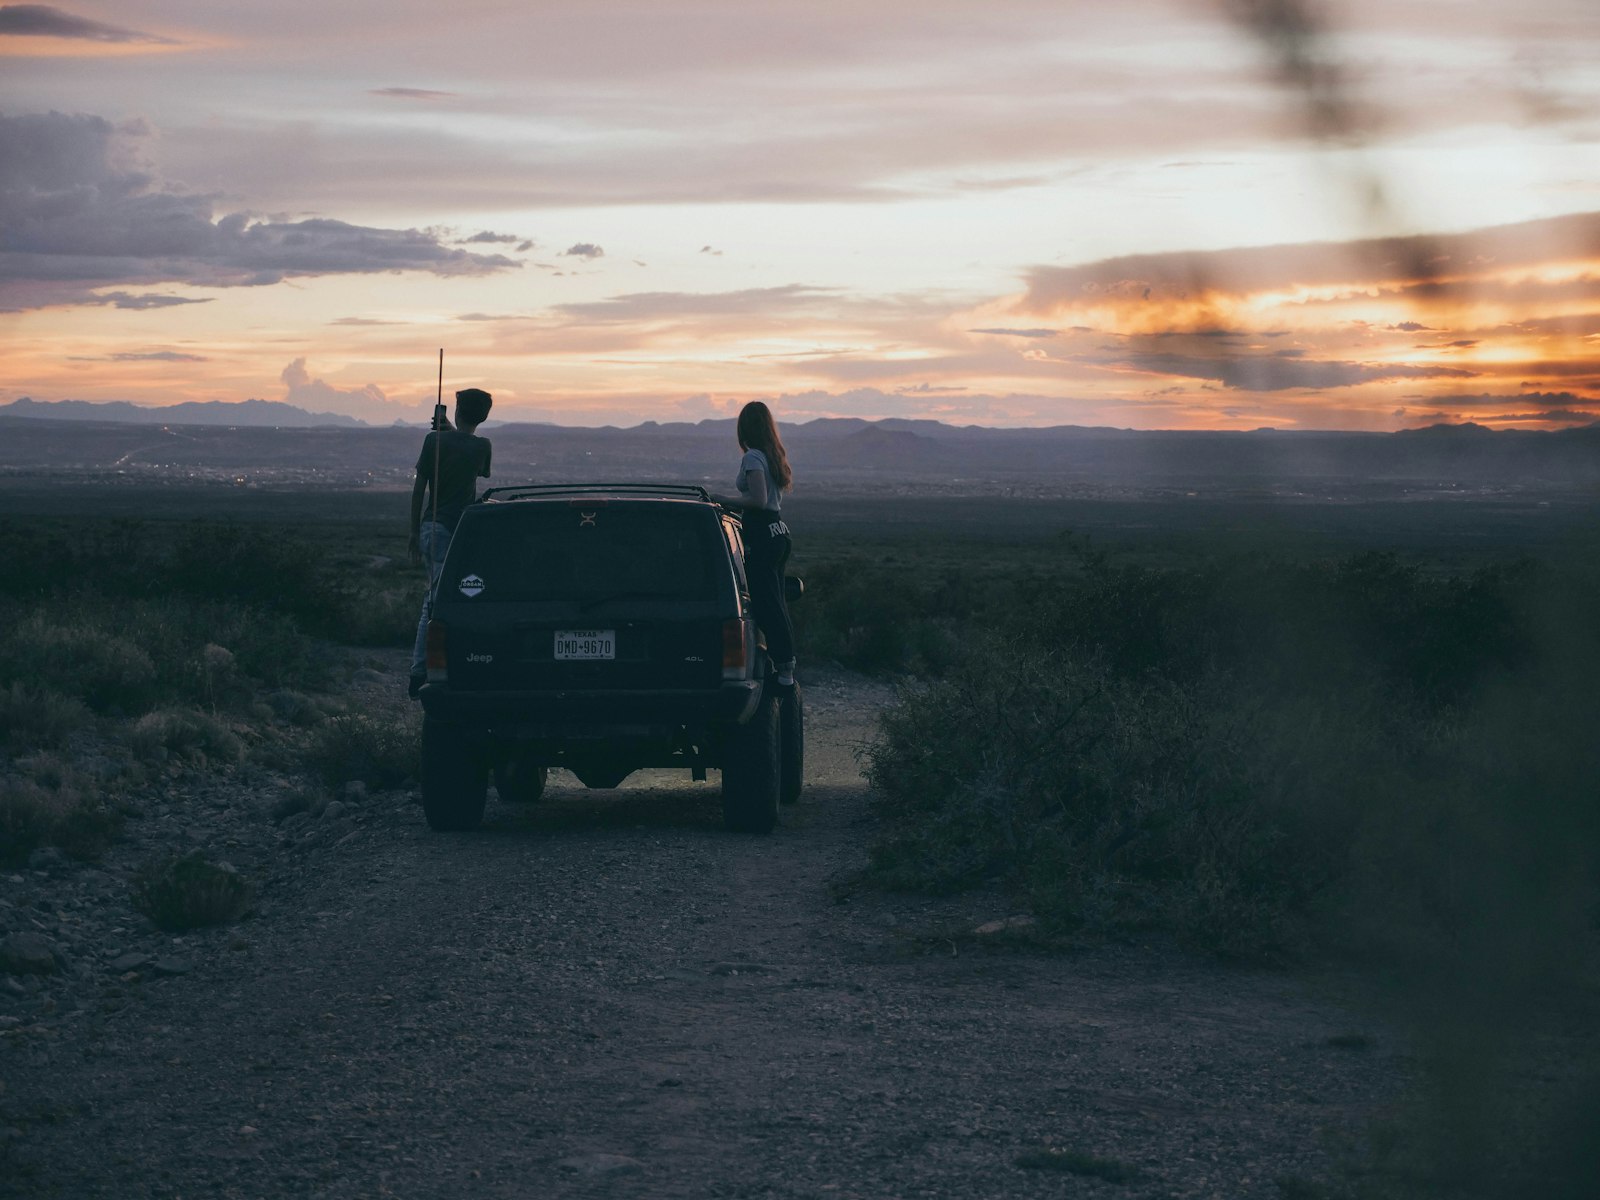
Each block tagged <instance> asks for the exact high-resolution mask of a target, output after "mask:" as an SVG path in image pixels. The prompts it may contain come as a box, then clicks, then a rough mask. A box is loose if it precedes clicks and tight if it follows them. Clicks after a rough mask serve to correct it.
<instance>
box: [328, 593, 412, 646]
mask: <svg viewBox="0 0 1600 1200" xmlns="http://www.w3.org/2000/svg"><path fill="white" fill-rule="evenodd" d="M421 603H422V587H421V586H420V581H417V582H407V583H406V584H404V585H400V586H396V585H393V584H384V583H382V582H381V581H379V582H373V583H366V582H365V581H363V582H362V583H361V584H358V585H352V586H351V587H350V589H349V590H348V591H347V592H345V593H343V594H342V595H341V597H340V601H339V604H338V606H337V607H336V609H335V611H334V612H333V613H332V614H330V617H329V625H328V630H327V632H328V636H330V637H336V638H338V639H339V640H340V641H341V642H345V643H348V644H350V645H353V646H409V645H411V642H412V639H413V638H415V637H416V633H417V612H418V607H419V605H420V604H421Z"/></svg>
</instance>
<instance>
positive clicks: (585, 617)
mask: <svg viewBox="0 0 1600 1200" xmlns="http://www.w3.org/2000/svg"><path fill="white" fill-rule="evenodd" d="M483 501H484V502H483V503H481V504H476V505H474V506H473V507H471V508H469V509H468V510H467V511H466V513H465V514H463V516H462V518H461V523H460V525H459V526H458V528H457V529H456V532H455V536H454V538H453V539H452V540H451V543H450V551H449V554H448V555H447V556H446V558H445V562H444V571H443V574H442V575H441V576H440V581H439V590H438V595H437V596H436V597H435V600H434V606H433V620H432V623H431V624H430V625H429V626H428V681H427V683H426V684H425V685H424V686H423V688H422V708H423V719H422V804H423V809H424V810H425V812H426V813H427V817H428V824H429V825H430V826H432V827H433V828H434V829H471V828H473V827H475V826H476V825H477V824H478V823H479V821H481V820H482V819H483V808H484V801H485V798H486V793H487V788H488V783H489V775H490V773H491V772H493V775H494V780H495V786H496V789H497V790H498V791H499V793H500V798H501V799H502V800H510V801H532V800H537V799H538V798H539V797H540V796H541V795H542V794H543V792H544V786H545V779H546V775H547V773H548V771H549V769H550V768H551V767H564V768H566V769H567V770H569V771H571V772H572V773H573V774H574V775H576V776H577V777H578V778H579V780H581V781H582V782H583V784H584V786H585V787H591V788H611V787H616V786H617V785H618V784H619V783H621V782H622V781H623V779H625V778H626V777H627V776H628V775H629V774H630V773H632V772H633V771H636V770H638V769H640V768H641V767H686V768H688V769H689V770H690V771H691V772H692V773H693V777H694V778H695V779H702V780H703V779H705V778H706V771H707V769H708V768H718V769H720V770H721V772H722V812H723V819H724V822H725V824H726V825H727V827H728V828H729V829H734V830H742V831H747V832H755V833H766V832H768V831H770V830H771V829H772V827H773V826H774V825H775V824H776V823H777V820H778V807H779V805H780V804H786V803H792V802H794V801H795V800H796V799H798V797H799V795H800V786H801V772H802V767H803V754H804V725H803V720H804V719H803V716H802V712H801V702H800V689H799V687H798V686H795V687H794V688H792V689H789V688H780V687H778V686H777V684H776V682H775V680H776V676H775V673H774V672H773V669H772V664H771V662H770V661H769V660H768V658H767V655H766V651H765V647H764V645H763V644H762V641H761V639H760V635H759V632H758V630H757V628H756V624H755V622H754V620H753V619H752V618H751V615H750V596H749V588H748V585H747V584H746V582H745V574H744V545H743V542H742V540H741V538H740V533H739V521H738V518H737V517H735V516H733V515H731V514H730V513H728V512H726V511H724V510H723V508H722V507H721V506H720V505H718V504H716V503H715V502H714V501H712V500H711V498H710V496H709V494H708V493H707V492H706V491H705V489H704V488H699V487H685V486H677V485H641V484H604V485H602V484H585V485H570V484H547V485H530V486H526V487H511V488H492V489H490V490H489V491H487V492H485V493H484V496H483ZM786 584H787V586H788V589H789V593H790V595H791V597H794V596H798V595H799V593H800V591H801V585H800V581H799V580H798V579H789V580H787V581H786Z"/></svg>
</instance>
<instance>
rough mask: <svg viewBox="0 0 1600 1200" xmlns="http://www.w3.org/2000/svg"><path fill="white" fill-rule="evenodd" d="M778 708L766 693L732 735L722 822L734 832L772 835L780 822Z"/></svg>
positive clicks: (724, 780) (726, 762)
mask: <svg viewBox="0 0 1600 1200" xmlns="http://www.w3.org/2000/svg"><path fill="white" fill-rule="evenodd" d="M778 708H779V705H778V702H777V700H776V699H775V698H774V697H773V696H772V695H771V694H770V693H768V692H766V691H763V694H762V697H761V701H760V703H759V704H758V705H757V706H756V711H755V713H754V714H753V715H752V716H751V717H750V720H749V721H747V722H746V723H745V724H743V725H736V726H734V727H733V729H732V730H731V731H730V732H729V736H728V746H727V751H726V757H725V759H724V761H723V764H722V823H723V825H725V826H726V827H727V828H728V829H730V830H732V831H733V832H735V833H771V832H772V830H773V827H774V826H776V825H777V823H778V794H779V789H780V786H781V781H780V779H779V773H780V772H779V764H780V763H781V761H782V735H781V734H780V732H779V728H778Z"/></svg>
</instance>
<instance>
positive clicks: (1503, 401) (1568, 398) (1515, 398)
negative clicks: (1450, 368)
mask: <svg viewBox="0 0 1600 1200" xmlns="http://www.w3.org/2000/svg"><path fill="white" fill-rule="evenodd" d="M1428 403H1429V404H1437V405H1440V406H1441V407H1445V406H1449V407H1454V408H1504V407H1506V406H1507V405H1510V404H1520V405H1524V406H1526V405H1530V404H1536V405H1546V406H1548V407H1550V408H1553V409H1554V408H1575V407H1581V406H1585V405H1587V406H1590V407H1593V406H1595V405H1600V398H1596V397H1593V396H1580V395H1578V394H1577V393H1575V392H1517V393H1515V394H1512V395H1496V394H1493V393H1490V392H1480V393H1478V394H1477V395H1475V396H1473V395H1460V396H1430V397H1428Z"/></svg>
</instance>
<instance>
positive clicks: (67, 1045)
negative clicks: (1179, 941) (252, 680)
mask: <svg viewBox="0 0 1600 1200" xmlns="http://www.w3.org/2000/svg"><path fill="white" fill-rule="evenodd" d="M391 657H394V658H395V659H396V661H395V662H393V663H390V664H385V665H386V666H387V667H388V669H390V670H393V671H395V672H396V674H395V675H394V680H396V681H397V680H398V678H399V675H398V669H399V667H400V665H401V664H400V663H399V662H398V656H391ZM360 678H361V679H362V680H364V684H363V686H364V687H365V689H366V690H365V692H364V693H362V694H364V695H365V696H366V697H367V700H366V703H367V704H368V705H369V707H371V708H373V709H375V710H381V709H382V708H383V706H385V705H388V706H390V707H392V708H394V709H395V710H396V711H397V715H398V709H399V705H400V703H401V702H399V701H396V700H395V699H394V697H395V696H396V695H397V693H398V691H399V688H398V684H397V683H394V684H393V686H386V685H385V682H384V681H383V680H381V678H380V677H378V676H377V675H375V673H373V672H372V671H371V670H370V668H369V669H367V670H366V671H364V672H363V673H362V674H361V676H360ZM888 696H889V693H888V690H887V689H886V688H884V687H883V686H882V685H880V684H875V683H871V682H869V681H866V680H862V679H860V678H858V677H854V676H846V675H839V674H834V675H831V676H829V675H821V676H818V677H816V678H815V680H814V682H813V684H812V686H811V689H810V692H809V706H810V715H811V739H812V755H811V762H810V769H809V777H810V780H811V786H810V790H809V792H808V794H807V795H806V797H805V798H804V799H803V801H802V804H801V806H800V807H799V809H798V810H795V811H793V812H791V813H790V814H789V815H788V817H787V819H786V821H785V823H784V825H783V826H782V827H781V828H780V830H779V831H778V832H777V833H776V834H775V835H773V836H771V837H765V838H752V837H737V836H733V835H730V834H727V833H724V832H723V831H722V830H721V828H720V820H719V815H720V813H719V808H718V803H717V799H716V792H715V789H714V779H715V777H713V785H705V784H701V785H694V784H690V783H688V782H686V781H679V780H678V779H677V777H676V776H663V777H661V778H651V777H645V778H642V779H639V778H636V780H635V781H632V784H631V786H630V787H628V788H625V789H623V790H619V791H615V792H602V793H587V792H584V791H582V790H581V789H579V788H577V787H576V785H575V783H574V781H572V780H571V779H570V777H559V781H560V783H561V785H562V786H559V787H557V788H556V790H555V792H554V794H553V796H552V797H551V798H550V799H549V800H547V801H546V802H545V803H543V804H541V805H539V806H537V807H535V808H530V809H513V808H510V807H509V806H505V805H500V804H499V803H498V802H496V801H494V800H492V799H491V805H490V813H489V821H488V825H487V827H486V828H485V829H484V830H483V831H482V832H480V833H477V834H474V835H468V836H439V835H432V834H430V833H428V832H427V830H426V829H425V827H424V826H423V822H422V819H421V813H420V810H419V809H418V808H416V807H415V806H414V804H413V803H412V802H411V801H412V797H411V796H409V795H408V794H406V793H403V792H390V793H381V794H374V795H371V796H362V795H353V796H352V797H350V798H349V799H348V801H342V802H341V805H342V811H330V812H329V813H327V814H325V815H324V816H323V817H322V818H321V819H320V820H317V821H310V820H309V818H304V817H302V818H296V819H295V820H294V821H292V822H288V823H286V827H274V825H273V824H272V822H271V821H270V819H269V818H268V817H267V816H266V815H265V813H264V808H265V806H266V805H267V804H268V802H269V801H270V796H268V795H263V794H260V793H261V792H262V790H263V788H264V786H265V785H263V784H261V783H259V782H258V783H257V784H255V785H251V786H246V785H243V784H241V783H239V782H237V781H233V782H229V781H225V780H213V781H206V780H200V781H198V782H196V781H190V782H188V783H184V784H182V785H178V784H174V785H173V791H172V794H171V796H170V797H169V799H170V801H171V803H170V805H166V804H163V805H157V806H154V807H152V809H151V810H150V811H149V812H148V813H147V815H146V816H145V817H144V818H142V819H141V820H138V821H136V822H134V823H133V826H134V831H133V835H132V842H131V844H130V845H129V846H127V847H125V848H123V849H122V850H120V851H118V852H117V854H115V855H113V856H112V858H111V859H108V861H107V862H106V863H105V864H103V869H101V870H97V871H95V872H94V875H93V877H90V876H88V875H86V874H84V872H85V870H86V869H85V868H81V867H73V866H66V865H57V866H56V867H55V868H54V869H53V870H49V871H44V870H20V871H16V872H12V873H9V874H3V875H0V902H3V903H4V904H5V905H7V906H8V907H6V908H5V909H4V912H9V913H10V914H11V923H12V924H14V925H19V924H24V923H27V924H31V926H32V927H37V928H44V929H45V930H46V931H47V932H50V933H52V934H53V935H54V936H56V937H57V939H58V940H59V942H60V944H61V945H63V946H64V947H65V948H66V950H67V952H68V954H69V957H70V958H71V960H72V961H73V963H74V964H75V965H74V968H73V971H74V974H73V976H72V977H71V978H69V979H67V980H66V982H54V981H53V982H51V984H50V985H49V987H41V988H40V989H39V990H38V991H37V992H36V993H34V994H32V995H29V996H26V997H13V998H12V999H13V1001H14V1003H8V1005H7V1006H5V1008H4V1011H15V1012H20V1013H21V1014H22V1016H21V1017H20V1018H7V1019H6V1020H5V1022H4V1024H3V1026H0V1081H3V1090H0V1134H3V1139H0V1194H3V1195H8V1196H29V1197H67V1198H74V1200H75V1198H80V1197H81V1198H91V1197H119V1198H120V1197H137V1196H161V1197H180V1196H181V1197H257V1196H279V1195H318V1196H390V1195H392V1196H401V1197H454V1196H484V1197H547V1196H554V1197H559V1196H650V1197H658V1196H659V1197H723V1196H726V1197H734V1196H752V1197H764V1196H774V1197H802V1196H804V1197H812V1196H858V1197H886V1196H926V1197H982V1196H994V1197H1000V1196H1006V1197H1028V1196H1068V1195H1070V1196H1118V1197H1122V1196H1150V1197H1155V1196H1162V1197H1191V1196H1192V1197H1202V1196H1203V1197H1213V1196H1215V1197H1255V1196H1260V1197H1279V1196H1281V1195H1302V1196H1303V1195H1317V1194H1321V1193H1320V1192H1319V1191H1318V1190H1316V1189H1315V1188H1314V1187H1313V1186H1312V1185H1313V1183H1314V1181H1318V1180H1325V1179H1327V1178H1329V1177H1330V1176H1331V1175H1332V1174H1333V1173H1334V1172H1335V1171H1336V1169H1337V1164H1336V1162H1335V1156H1336V1153H1337V1151H1336V1150H1335V1149H1333V1147H1336V1146H1337V1145H1338V1144H1339V1143H1340V1142H1341V1141H1342V1140H1343V1139H1344V1138H1345V1136H1346V1135H1350V1134H1355V1135H1359V1134H1360V1133H1361V1131H1362V1130H1363V1128H1364V1127H1365V1126H1366V1124H1367V1123H1368V1122H1369V1121H1370V1120H1371V1119H1372V1117H1373V1116H1374V1114H1375V1113H1377V1112H1379V1111H1381V1110H1382V1108H1383V1106H1384V1105H1386V1104H1387V1103H1389V1102H1390V1100H1391V1099H1392V1097H1393V1096H1394V1095H1395V1093H1396V1092H1397V1090H1398V1087H1399V1084H1400V1081H1401V1077H1402V1075H1403V1074H1404V1059H1403V1057H1402V1056H1401V1054H1400V1049H1401V1048H1400V1046H1399V1045H1398V1044H1397V1043H1396V1042H1394V1041H1393V1040H1392V1039H1391V1038H1390V1037H1389V1036H1387V1035H1386V1034H1384V1033H1382V1032H1381V1031H1376V1030H1374V1029H1372V1028H1370V1027H1368V1026H1366V1025H1365V1024H1364V1023H1363V1021H1362V1020H1361V1019H1360V1018H1358V1017H1355V1016H1352V1015H1351V1014H1350V1013H1349V1012H1346V1011H1341V1010H1339V1009H1338V1008H1335V1007H1332V1006H1330V1005H1329V1004H1327V1003H1325V1002H1322V1001H1319V1000H1318V999H1316V998H1314V997H1313V996H1311V995H1310V994H1308V992H1307V990H1306V989H1305V988H1304V987H1303V986H1302V985H1300V984H1297V983H1296V982H1295V981H1294V980H1292V979H1290V978H1288V977H1286V976H1283V975H1279V974H1273V973H1266V972H1257V971H1249V970H1240V969H1233V968H1229V967H1225V966H1219V965H1217V964H1215V963H1214V962H1211V961H1202V960H1196V959H1193V958H1189V957H1187V956H1184V955H1182V954H1180V953H1178V952H1176V951H1172V950H1169V949H1163V948H1159V947H1158V948H1151V947H1144V946H1137V945H1134V946H1123V947H1114V948H1101V949H1096V950H1093V951H1084V952H1079V953H1067V954H1059V953H1053V954H1046V953H1043V952H1040V951H1036V950H1033V949H1030V948H1029V947H1028V946H1027V945H1026V944H1025V943H1023V942H1021V941H1020V940H1018V939H1017V938H1016V937H1015V931H1013V932H1011V933H1001V934H998V935H996V934H979V933H975V932H974V930H975V928H976V927H977V926H979V925H981V924H983V923H985V922H987V921H989V920H993V919H998V918H1004V917H1005V916H1007V911H1006V909H1005V907H1004V906H1003V904H1002V903H1001V902H1000V901H998V900H995V899H993V898H989V899H984V898H982V897H978V898H972V897H969V898H966V899H964V900H962V901H960V902H959V904H956V903H953V902H951V903H947V902H940V901H932V900H927V899H922V898H905V897H895V896H884V895H881V894H876V893H870V892H861V891H856V890H854V889H852V888H851V887H850V886H849V885H848V880H849V878H850V876H851V874H852V873H853V872H854V871H855V870H857V869H858V868H859V867H860V866H861V865H862V864H863V862H864V849H863V848H864V846H865V844H866V842H867V840H868V836H869V832H870V817H869V814H868V812H867V808H866V795H865V790H864V785H863V784H862V783H861V781H860V779H859V777H858V776H857V774H856V770H855V764H854V759H853V755H852V753H851V751H852V748H853V747H854V746H855V745H856V744H857V743H858V742H859V740H860V739H861V738H862V737H864V736H866V735H867V734H868V732H869V730H870V723H871V719H872V716H873V714H874V712H875V711H876V710H877V708H878V707H879V706H880V705H881V704H883V703H884V702H886V700H887V699H888ZM252 786H253V789H254V790H252ZM162 838H166V839H167V840H169V841H170V840H172V839H174V838H176V839H179V840H181V841H189V842H195V843H202V844H210V843H213V842H215V843H217V844H218V845H219V847H220V848H221V849H224V850H229V851H230V853H232V855H233V857H235V858H236V859H237V860H238V861H239V862H240V864H241V869H242V870H245V872H246V873H247V874H249V875H252V876H253V877H254V878H256V879H257V880H258V881H259V882H260V883H261V885H262V889H261V900H260V905H259V909H258V912H257V913H256V915H254V916H253V917H251V918H250V919H248V920H246V921H244V922H242V923H241V924H238V925H236V926H233V927H232V928H231V929H221V930H211V931H205V932H201V933H196V934H190V935H188V936H187V937H185V938H173V937H172V936H171V935H165V934H159V933H156V932H154V931H152V930H151V929H149V928H147V927H135V924H136V923H135V922H132V921H128V919H127V917H126V916H123V917H121V918H117V917H114V916H113V917H107V916H106V915H105V913H107V912H112V913H122V914H127V913H128V911H129V910H128V909H127V907H126V892H125V887H126V878H127V873H128V869H129V866H130V865H131V863H132V862H133V861H135V860H136V859H137V857H138V856H139V855H140V854H142V853H147V852H149V850H150V849H151V848H152V845H153V843H154V842H156V841H159V840H160V839H162ZM230 848H231V849H230ZM41 896H43V897H52V898H53V899H47V900H46V902H45V903H44V905H42V906H41V905H40V904H39V898H40V897H41ZM0 915H3V913H0ZM118 919H120V920H122V921H123V922H124V925H119V926H116V927H114V928H112V929H109V930H108V929H107V928H106V921H108V920H118ZM130 947H132V948H133V950H135V951H143V952H146V953H147V954H148V955H149V957H150V958H151V959H152V960H153V962H151V963H147V964H146V965H144V966H140V967H136V968H134V969H132V970H128V971H120V968H121V967H122V966H126V965H127V962H128V961H129V960H127V959H124V960H123V962H122V963H120V964H118V965H116V966H112V965H111V964H112V963H113V962H114V961H115V958H114V957H113V956H115V955H124V954H127V953H128V952H129V948H130ZM136 957H137V955H136ZM174 972H176V973H174ZM63 989H65V990H63ZM57 997H59V1002H58V999H57ZM1052 1151H1054V1152H1056V1153H1050V1152H1052ZM1061 1152H1066V1153H1061ZM1030 1154H1031V1155H1033V1156H1034V1157H1033V1158H1029V1157H1028V1156H1029V1155H1030ZM1073 1155H1077V1156H1080V1157H1073ZM1029 1163H1032V1164H1034V1165H1024V1164H1029ZM1069 1168H1073V1169H1069ZM1296 1189H1298V1190H1296Z"/></svg>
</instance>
